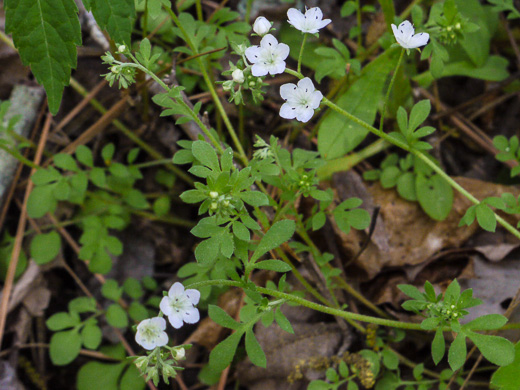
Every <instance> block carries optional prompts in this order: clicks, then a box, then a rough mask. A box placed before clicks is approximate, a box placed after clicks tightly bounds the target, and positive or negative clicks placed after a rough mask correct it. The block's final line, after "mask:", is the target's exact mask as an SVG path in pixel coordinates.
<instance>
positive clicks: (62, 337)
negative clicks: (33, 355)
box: [49, 329, 82, 366]
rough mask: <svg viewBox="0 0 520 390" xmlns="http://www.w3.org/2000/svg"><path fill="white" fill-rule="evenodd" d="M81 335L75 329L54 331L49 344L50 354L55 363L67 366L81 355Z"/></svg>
mask: <svg viewBox="0 0 520 390" xmlns="http://www.w3.org/2000/svg"><path fill="white" fill-rule="evenodd" d="M81 341H82V340H81V336H80V335H79V333H78V331H77V330H75V329H72V330H67V331H64V332H58V333H54V334H53V335H52V337H51V342H50V345H49V355H50V357H51V361H52V363H53V364H55V365H57V366H65V365H67V364H69V363H70V362H72V361H73V360H74V359H76V357H77V356H78V355H79V351H80V350H81Z"/></svg>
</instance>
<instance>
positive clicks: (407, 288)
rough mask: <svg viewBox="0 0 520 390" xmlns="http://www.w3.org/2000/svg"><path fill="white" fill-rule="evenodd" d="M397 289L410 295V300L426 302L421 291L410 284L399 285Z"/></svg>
mask: <svg viewBox="0 0 520 390" xmlns="http://www.w3.org/2000/svg"><path fill="white" fill-rule="evenodd" d="M397 288H398V289H399V290H401V291H402V292H404V293H405V294H406V295H408V296H409V297H410V298H413V299H417V300H418V301H424V295H423V294H422V292H420V291H419V289H418V288H417V287H415V286H412V285H410V284H399V285H397Z"/></svg>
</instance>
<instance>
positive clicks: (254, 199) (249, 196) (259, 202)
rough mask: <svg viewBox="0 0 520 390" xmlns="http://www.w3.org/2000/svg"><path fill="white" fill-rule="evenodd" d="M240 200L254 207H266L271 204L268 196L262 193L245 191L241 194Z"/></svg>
mask: <svg viewBox="0 0 520 390" xmlns="http://www.w3.org/2000/svg"><path fill="white" fill-rule="evenodd" d="M240 199H242V200H243V201H244V202H246V203H247V204H248V205H251V206H253V207H259V206H266V205H268V204H269V199H268V198H267V195H265V194H264V193H262V192H260V191H245V192H241V193H240Z"/></svg>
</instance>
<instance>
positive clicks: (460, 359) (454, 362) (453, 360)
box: [448, 333, 467, 371]
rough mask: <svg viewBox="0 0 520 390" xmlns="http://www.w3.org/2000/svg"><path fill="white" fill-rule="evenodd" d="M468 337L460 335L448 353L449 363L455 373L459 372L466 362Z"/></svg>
mask: <svg viewBox="0 0 520 390" xmlns="http://www.w3.org/2000/svg"><path fill="white" fill-rule="evenodd" d="M466 353H467V350H466V335H465V334H464V333H459V334H458V335H457V337H455V340H453V343H451V346H450V350H449V352H448V363H449V364H450V367H451V369H452V370H453V371H456V370H458V369H459V368H461V367H462V366H463V365H464V362H465V361H466Z"/></svg>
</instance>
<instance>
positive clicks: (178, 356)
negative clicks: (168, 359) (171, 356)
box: [175, 348, 186, 360]
mask: <svg viewBox="0 0 520 390" xmlns="http://www.w3.org/2000/svg"><path fill="white" fill-rule="evenodd" d="M184 356H186V350H185V349H184V348H179V349H177V353H176V354H175V360H182V359H184Z"/></svg>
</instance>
